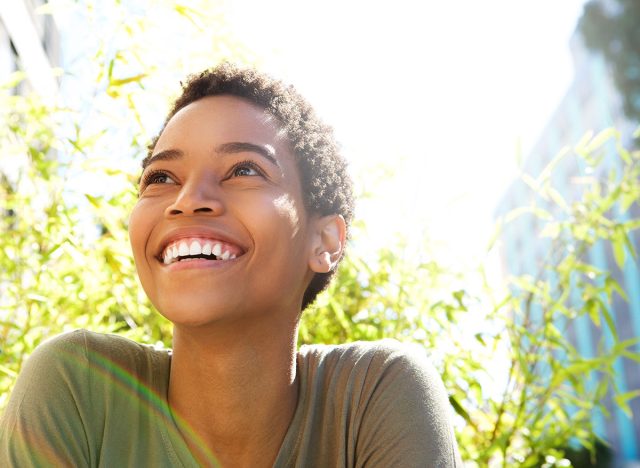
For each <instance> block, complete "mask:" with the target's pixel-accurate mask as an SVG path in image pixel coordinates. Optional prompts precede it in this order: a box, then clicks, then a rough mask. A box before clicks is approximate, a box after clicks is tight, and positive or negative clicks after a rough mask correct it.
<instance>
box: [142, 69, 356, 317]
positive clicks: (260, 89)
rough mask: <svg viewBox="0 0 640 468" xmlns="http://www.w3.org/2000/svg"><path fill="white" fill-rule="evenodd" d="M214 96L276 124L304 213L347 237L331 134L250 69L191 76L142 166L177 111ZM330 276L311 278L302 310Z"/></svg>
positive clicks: (348, 201) (345, 188)
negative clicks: (338, 226) (333, 221)
mask: <svg viewBox="0 0 640 468" xmlns="http://www.w3.org/2000/svg"><path fill="white" fill-rule="evenodd" d="M218 95H230V96H236V97H239V98H243V99H246V100H248V101H249V102H251V103H252V104H255V105H257V106H259V107H261V108H263V109H265V110H266V111H268V112H269V113H270V114H272V115H273V116H274V117H276V118H277V119H278V121H279V123H280V126H281V129H282V130H283V131H284V132H285V134H286V136H287V139H288V141H289V143H290V145H291V148H292V150H293V153H294V155H295V157H296V162H297V165H298V170H299V172H300V177H301V185H302V192H303V198H304V203H305V208H306V209H307V210H308V211H309V213H312V214H316V215H320V216H326V215H331V214H339V215H342V217H343V218H344V220H345V223H346V225H347V233H348V228H349V225H350V223H351V219H352V218H353V209H354V199H353V183H352V181H351V178H350V176H349V174H348V172H347V163H346V161H345V159H344V157H343V156H342V155H341V153H340V151H339V147H338V144H337V143H336V140H335V137H334V135H333V129H332V128H331V127H330V126H328V125H325V124H324V123H323V122H322V121H321V120H320V119H319V118H318V116H317V115H316V113H315V111H314V110H313V108H312V107H311V105H310V104H309V103H308V102H307V101H306V100H305V99H304V98H303V97H302V96H301V95H300V94H299V93H298V92H297V91H296V90H295V89H294V87H293V86H286V85H285V84H283V83H282V82H281V81H279V80H276V79H273V78H271V77H270V76H268V75H265V74H264V73H261V72H258V71H257V70H255V69H249V68H240V67H237V66H235V65H233V64H230V63H226V62H225V63H222V64H220V65H218V66H216V67H214V68H212V69H209V70H206V71H203V72H202V73H200V74H196V75H192V76H190V77H189V78H188V79H187V81H186V83H184V84H183V85H182V93H181V94H180V96H179V97H178V98H177V99H176V101H175V102H174V104H173V107H172V108H171V111H170V112H169V114H168V116H167V118H166V120H165V122H164V125H163V126H162V130H160V132H159V134H158V136H156V137H155V138H154V139H153V141H152V143H151V144H150V145H149V153H148V155H147V157H146V158H145V159H144V160H143V162H142V165H143V167H145V166H146V164H147V161H148V160H149V158H150V157H151V155H152V151H153V148H154V147H155V145H156V143H157V141H158V138H159V137H160V134H162V131H163V130H164V128H165V127H166V125H167V123H168V122H169V120H170V119H171V118H172V117H173V116H174V115H175V114H176V113H177V112H178V111H179V110H180V109H182V108H183V107H186V106H187V105H189V104H191V103H192V102H195V101H197V100H199V99H202V98H204V97H207V96H218ZM334 274H335V269H334V270H333V271H330V272H328V273H316V274H315V275H314V277H313V279H312V280H311V282H310V283H309V286H308V287H307V289H306V291H305V292H304V297H303V300H302V310H304V309H306V308H307V307H308V306H309V305H310V304H312V303H313V301H314V300H315V299H316V297H317V295H318V294H319V293H320V292H321V291H322V290H323V289H325V288H326V287H327V285H328V284H329V282H330V281H331V278H332V277H333V275H334Z"/></svg>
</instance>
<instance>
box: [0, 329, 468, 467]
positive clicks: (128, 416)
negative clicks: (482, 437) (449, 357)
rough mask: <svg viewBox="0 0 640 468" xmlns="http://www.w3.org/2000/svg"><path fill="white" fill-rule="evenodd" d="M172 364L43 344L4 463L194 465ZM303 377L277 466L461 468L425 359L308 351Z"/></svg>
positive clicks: (381, 347) (357, 348)
mask: <svg viewBox="0 0 640 468" xmlns="http://www.w3.org/2000/svg"><path fill="white" fill-rule="evenodd" d="M170 362H171V352H170V351H169V350H166V349H164V350H163V349H156V348H154V347H152V346H148V345H140V344H138V343H135V342H133V341H131V340H128V339H126V338H122V337H119V336H115V335H101V334H97V333H92V332H88V331H85V330H77V331H75V332H71V333H66V334H63V335H60V336H58V337H56V338H53V339H51V340H49V341H47V342H46V343H44V344H42V345H40V346H39V347H38V348H37V349H36V351H35V352H34V353H33V355H32V356H31V357H30V358H29V359H28V360H27V361H26V363H25V365H24V368H23V370H22V372H21V374H20V376H19V378H18V381H17V382H16V385H15V388H14V390H13V393H12V395H11V398H10V400H9V403H8V407H7V409H6V411H5V413H4V415H3V417H2V419H1V420H0V466H2V467H7V466H9V467H20V468H23V467H32V466H34V467H48V466H55V467H63V466H70V467H71V466H72V467H85V466H86V467H195V466H197V463H196V461H195V459H194V457H193V455H192V454H191V452H190V451H189V448H188V446H187V443H186V442H185V439H184V438H185V437H197V436H195V435H193V434H191V433H189V431H188V430H187V429H186V426H184V425H182V424H181V423H180V421H178V420H177V418H176V417H175V416H174V415H173V414H172V412H171V411H170V408H169V405H168V403H167V389H168V382H169V370H170ZM297 371H298V377H299V385H300V391H299V398H298V403H297V406H296V410H295V413H294V416H293V419H292V421H291V424H290V426H289V429H288V431H287V433H286V435H285V438H284V441H283V442H282V446H281V448H280V451H279V453H278V456H277V458H276V461H275V463H274V466H276V467H334V466H335V467H454V466H462V464H461V463H460V461H459V458H458V452H457V447H456V443H455V439H454V436H453V432H452V428H451V423H450V415H449V411H450V408H449V405H448V402H447V398H446V393H445V390H444V387H443V385H442V382H441V380H440V378H439V376H438V375H437V374H436V372H435V371H434V369H433V368H432V367H431V366H430V365H429V364H428V362H427V361H426V359H425V358H424V356H422V354H421V353H419V352H417V351H415V350H413V349H411V348H409V347H407V346H406V345H402V344H400V343H398V342H396V341H393V340H383V341H378V342H358V343H353V344H347V345H340V346H328V345H313V346H302V347H301V349H300V351H299V352H298V356H297ZM179 428H180V429H179ZM194 440H197V439H194ZM196 443H197V442H196Z"/></svg>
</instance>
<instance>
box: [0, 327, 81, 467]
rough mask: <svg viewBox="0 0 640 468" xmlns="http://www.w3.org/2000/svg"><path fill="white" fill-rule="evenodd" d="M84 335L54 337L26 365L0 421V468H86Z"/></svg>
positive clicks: (37, 350) (72, 334)
mask: <svg viewBox="0 0 640 468" xmlns="http://www.w3.org/2000/svg"><path fill="white" fill-rule="evenodd" d="M88 367H89V366H88V359H87V352H86V343H85V337H84V334H83V332H81V331H76V332H71V333H66V334H63V335H60V336H57V337H55V338H53V339H51V340H49V341H47V342H45V343H43V344H41V345H40V346H39V347H38V348H36V350H35V351H34V353H33V354H32V355H31V356H30V357H29V358H28V359H27V360H26V362H25V364H24V366H23V369H22V371H21V372H20V375H19V377H18V380H17V381H16V384H15V386H14V389H13V392H12V394H11V397H10V399H9V403H8V406H7V408H6V410H5V412H4V414H3V416H2V418H1V419H0V466H3V467H4V466H6V467H20V468H23V467H50V466H51V467H54V466H55V467H67V466H69V467H71V466H73V467H77V466H91V463H90V456H89V443H88V440H87V435H86V434H87V431H86V430H85V428H86V427H87V423H88V421H87V413H86V412H85V408H83V402H87V401H90V400H89V395H88V392H89V391H90V387H89V384H88Z"/></svg>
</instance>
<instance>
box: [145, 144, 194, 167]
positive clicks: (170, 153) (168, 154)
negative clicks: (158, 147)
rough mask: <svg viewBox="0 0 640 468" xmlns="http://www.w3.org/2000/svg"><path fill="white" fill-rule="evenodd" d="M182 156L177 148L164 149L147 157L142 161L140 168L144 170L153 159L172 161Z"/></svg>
mask: <svg viewBox="0 0 640 468" xmlns="http://www.w3.org/2000/svg"><path fill="white" fill-rule="evenodd" d="M183 157H184V153H183V152H182V151H180V150H177V149H168V150H165V151H160V152H159V153H157V154H154V155H153V156H151V157H149V158H148V159H145V160H144V161H142V170H145V169H146V168H147V166H148V165H149V164H151V163H152V162H155V161H173V160H176V159H182V158H183Z"/></svg>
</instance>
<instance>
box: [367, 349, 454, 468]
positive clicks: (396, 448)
mask: <svg viewBox="0 0 640 468" xmlns="http://www.w3.org/2000/svg"><path fill="white" fill-rule="evenodd" d="M367 374H368V375H367V381H368V382H367V383H366V384H365V389H370V391H366V392H365V394H366V395H363V396H365V399H364V400H362V401H361V405H364V408H363V409H362V412H363V413H362V422H361V426H360V431H359V433H358V440H357V444H356V466H358V467H364V468H378V467H389V466H393V467H400V468H405V467H406V468H413V467H416V468H418V467H420V468H431V467H433V468H436V467H437V468H444V467H462V462H461V461H460V456H459V453H458V448H457V444H456V441H455V436H454V433H453V426H452V423H451V408H450V405H449V403H448V399H447V396H446V391H445V388H444V385H443V384H442V380H441V379H440V376H439V375H438V374H437V372H436V370H435V369H434V368H433V366H432V365H431V364H430V363H429V361H428V359H427V358H426V356H425V355H424V352H419V351H418V350H417V349H412V347H410V346H407V345H403V344H400V343H398V342H394V341H391V340H389V341H385V342H384V345H382V346H380V347H379V348H378V349H377V350H376V352H375V355H374V357H373V359H372V361H371V363H370V366H369V370H368V373H367Z"/></svg>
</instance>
